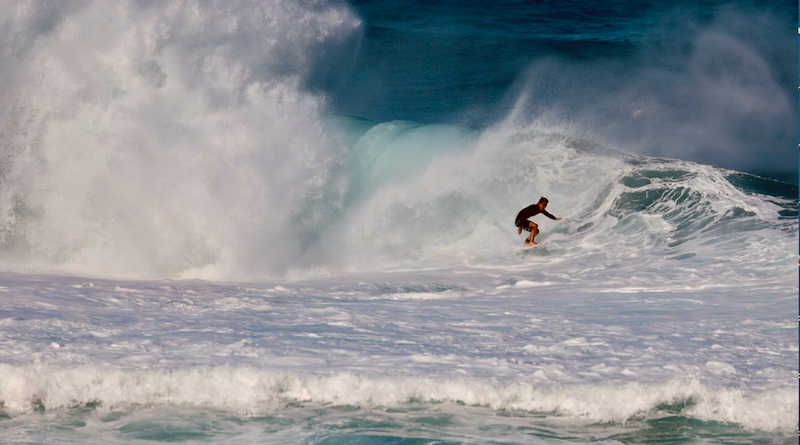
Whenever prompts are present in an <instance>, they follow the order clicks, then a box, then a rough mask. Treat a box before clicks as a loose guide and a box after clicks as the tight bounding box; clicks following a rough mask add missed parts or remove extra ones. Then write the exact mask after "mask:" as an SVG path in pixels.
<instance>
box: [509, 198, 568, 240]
mask: <svg viewBox="0 0 800 445" xmlns="http://www.w3.org/2000/svg"><path fill="white" fill-rule="evenodd" d="M548 202H549V201H548V200H547V198H545V197H544V196H542V197H541V198H540V199H539V202H538V203H536V204H533V205H529V206H528V207H525V208H524V209H522V210H520V211H519V213H517V219H516V221H514V225H516V226H517V233H522V231H523V230H527V231H528V232H531V236H529V237H528V238H527V239H526V240H525V244H529V245H531V246H533V245H535V244H536V242H535V241H534V238H536V235H538V234H539V225H538V224H536V223H535V222H533V221H528V218H531V217H533V216H536V215H538V214H540V213H541V214H543V215H544V216H546V217H548V218H550V219H552V220H555V221H561V218H556V217H555V216H553V215H551V214H550V213H549V212H548V211H547V210H545V207H547V203H548Z"/></svg>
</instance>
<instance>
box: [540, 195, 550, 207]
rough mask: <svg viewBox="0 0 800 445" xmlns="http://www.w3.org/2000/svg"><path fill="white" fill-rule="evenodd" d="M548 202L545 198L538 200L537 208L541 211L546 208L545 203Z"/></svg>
mask: <svg viewBox="0 0 800 445" xmlns="http://www.w3.org/2000/svg"><path fill="white" fill-rule="evenodd" d="M548 202H550V201H548V200H547V198H545V197H544V196H542V197H541V198H539V202H538V204H539V208H541V209H543V208H545V207H547V203H548Z"/></svg>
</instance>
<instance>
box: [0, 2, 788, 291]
mask: <svg viewBox="0 0 800 445" xmlns="http://www.w3.org/2000/svg"><path fill="white" fill-rule="evenodd" d="M48 5H49V6H48V7H43V4H38V3H36V2H30V3H25V4H18V3H9V4H7V5H5V6H6V7H7V8H6V10H13V11H14V14H7V15H5V19H4V22H3V24H2V28H1V30H2V34H0V37H1V38H2V39H3V41H4V42H5V43H6V44H5V45H4V50H3V52H2V61H1V62H2V63H0V66H2V70H3V76H2V79H3V80H2V83H3V85H2V86H3V96H2V98H1V100H2V102H0V106H1V108H0V113H2V114H0V143H1V144H2V146H1V147H0V150H2V157H3V158H2V159H3V161H2V164H0V181H1V182H2V189H0V254H1V255H2V260H3V262H4V264H5V267H6V268H8V269H29V268H33V269H39V270H41V269H45V270H59V271H71V272H74V273H80V274H92V275H102V276H120V277H133V278H152V277H155V278H164V277H169V278H176V277H177V278H190V277H200V278H213V279H223V278H224V279H234V278H254V277H265V276H287V274H288V276H302V275H307V274H309V273H310V274H319V273H322V274H330V273H336V272H337V271H342V270H364V269H375V268H380V267H389V266H396V265H399V264H404V263H407V262H408V261H413V262H414V263H415V264H416V265H417V266H419V265H423V264H436V265H443V264H445V265H446V264H453V263H454V262H455V263H458V264H464V263H467V264H471V265H475V264H483V263H487V262H488V263H492V262H496V261H502V260H503V259H508V258H515V257H514V255H516V254H517V246H518V245H519V244H520V243H521V241H522V238H521V237H519V236H518V235H517V234H516V232H515V230H514V227H513V224H512V223H511V222H512V221H513V217H514V215H515V214H516V212H517V211H518V210H519V209H521V208H522V207H524V206H526V205H528V204H530V203H531V202H535V201H536V200H537V199H538V198H539V196H547V197H548V198H549V199H550V201H551V205H550V207H549V210H550V211H551V212H552V213H555V214H556V215H557V216H562V217H564V220H563V221H561V222H559V223H552V222H550V221H549V220H544V221H542V226H543V235H542V236H543V239H545V240H546V242H547V245H548V248H547V251H546V252H548V253H551V254H558V255H561V256H562V257H563V256H573V257H575V258H579V259H582V260H584V261H590V262H591V261H594V262H597V261H599V262H601V263H602V262H608V261H617V260H619V259H622V258H632V257H637V256H647V255H651V254H654V255H653V256H652V258H653V259H654V260H657V261H662V260H663V258H671V259H677V260H686V259H691V258H693V257H696V256H698V255H701V256H703V257H706V258H712V260H711V261H710V262H709V263H708V264H720V263H721V262H722V263H726V264H728V266H730V264H729V263H730V262H731V261H732V262H733V263H735V264H737V265H738V266H741V265H744V266H746V265H747V264H754V263H759V264H761V265H762V266H763V265H764V264H767V267H759V269H758V270H754V271H753V272H752V273H754V274H765V273H766V274H771V273H777V274H779V275H781V274H785V273H787V270H789V269H788V267H789V259H790V256H791V255H793V252H794V249H790V248H789V247H790V246H791V245H792V243H794V242H795V241H796V235H795V234H794V233H795V232H794V229H796V222H795V220H796V218H795V217H796V199H794V198H793V196H792V193H794V191H793V190H796V189H792V188H791V187H789V188H786V186H785V185H780V184H773V183H770V182H769V181H765V180H761V179H759V178H756V177H752V176H748V175H744V174H738V173H735V172H731V171H727V170H722V169H717V168H714V167H711V166H707V165H700V164H694V163H690V162H682V161H674V160H667V159H656V158H646V157H637V156H633V155H630V154H625V153H622V152H619V151H615V150H613V149H611V148H606V147H603V146H601V145H599V144H596V143H594V142H592V141H589V140H586V139H581V138H578V137H573V136H571V135H572V134H573V132H572V131H571V129H570V128H569V127H568V126H561V127H553V126H547V125H543V124H537V123H531V122H525V123H519V122H518V121H517V120H515V119H513V118H509V119H508V120H507V121H506V122H504V123H501V124H499V125H496V126H495V127H493V128H490V129H487V130H482V131H478V130H470V129H466V128H461V127H457V126H447V125H423V124H418V123H414V122H406V121H394V122H388V123H376V122H371V121H367V120H364V119H359V118H351V117H347V116H335V115H330V114H329V113H327V108H326V104H325V98H324V96H322V95H321V94H317V93H313V92H311V90H312V89H313V88H312V86H313V85H316V84H320V83H324V81H325V79H326V78H327V77H330V76H332V75H333V74H331V73H332V72H334V71H335V69H336V66H338V65H341V64H343V63H345V64H346V63H347V54H350V53H351V52H352V50H353V49H354V48H356V47H357V45H358V42H359V39H360V35H361V32H362V31H361V23H360V21H359V19H358V18H357V17H355V16H354V15H353V14H352V12H350V11H349V10H348V9H347V8H344V7H331V6H325V5H317V4H313V3H308V4H303V5H300V4H297V3H293V2H273V3H269V4H266V5H265V4H260V3H255V2H246V1H240V2H230V3H226V4H225V5H227V6H224V7H216V8H214V9H211V8H209V7H207V5H206V4H205V3H201V2H192V1H175V2H165V3H160V4H158V5H148V4H141V3H138V2H118V3H114V4H106V3H102V2H82V3H70V4H65V5H50V4H48ZM9 8H10V9H9ZM99 17H103V20H99ZM771 186H774V187H773V188H775V187H777V189H778V191H777V192H775V191H774V190H773V191H770V190H771V189H770V187H771ZM722 258H725V259H724V260H722ZM770 265H772V266H775V267H769V266H770ZM728 266H721V267H723V268H724V270H723V271H722V273H728V272H730V271H731V270H732V268H730V267H728ZM659 267H661V266H659ZM745 269H746V268H745ZM740 272H741V271H740Z"/></svg>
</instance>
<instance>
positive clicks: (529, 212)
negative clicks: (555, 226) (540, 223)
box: [514, 204, 556, 229]
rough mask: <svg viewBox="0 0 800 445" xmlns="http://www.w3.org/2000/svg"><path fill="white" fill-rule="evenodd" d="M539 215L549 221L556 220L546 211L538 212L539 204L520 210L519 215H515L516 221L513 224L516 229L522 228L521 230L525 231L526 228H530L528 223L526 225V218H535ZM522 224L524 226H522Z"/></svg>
mask: <svg viewBox="0 0 800 445" xmlns="http://www.w3.org/2000/svg"><path fill="white" fill-rule="evenodd" d="M540 213H541V214H542V215H544V216H546V217H548V218H550V219H556V217H555V216H553V215H551V214H550V213H548V212H547V210H540V209H539V204H534V205H531V206H528V207H525V208H524V209H522V210H520V211H519V213H517V219H516V221H514V224H515V225H516V226H517V227H522V228H523V229H527V228H528V226H530V223H528V218H531V217H532V216H536V215H538V214H540ZM523 224H525V225H524V226H523Z"/></svg>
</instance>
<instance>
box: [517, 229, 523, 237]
mask: <svg viewBox="0 0 800 445" xmlns="http://www.w3.org/2000/svg"><path fill="white" fill-rule="evenodd" d="M517 234H518V235H522V227H517Z"/></svg>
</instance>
